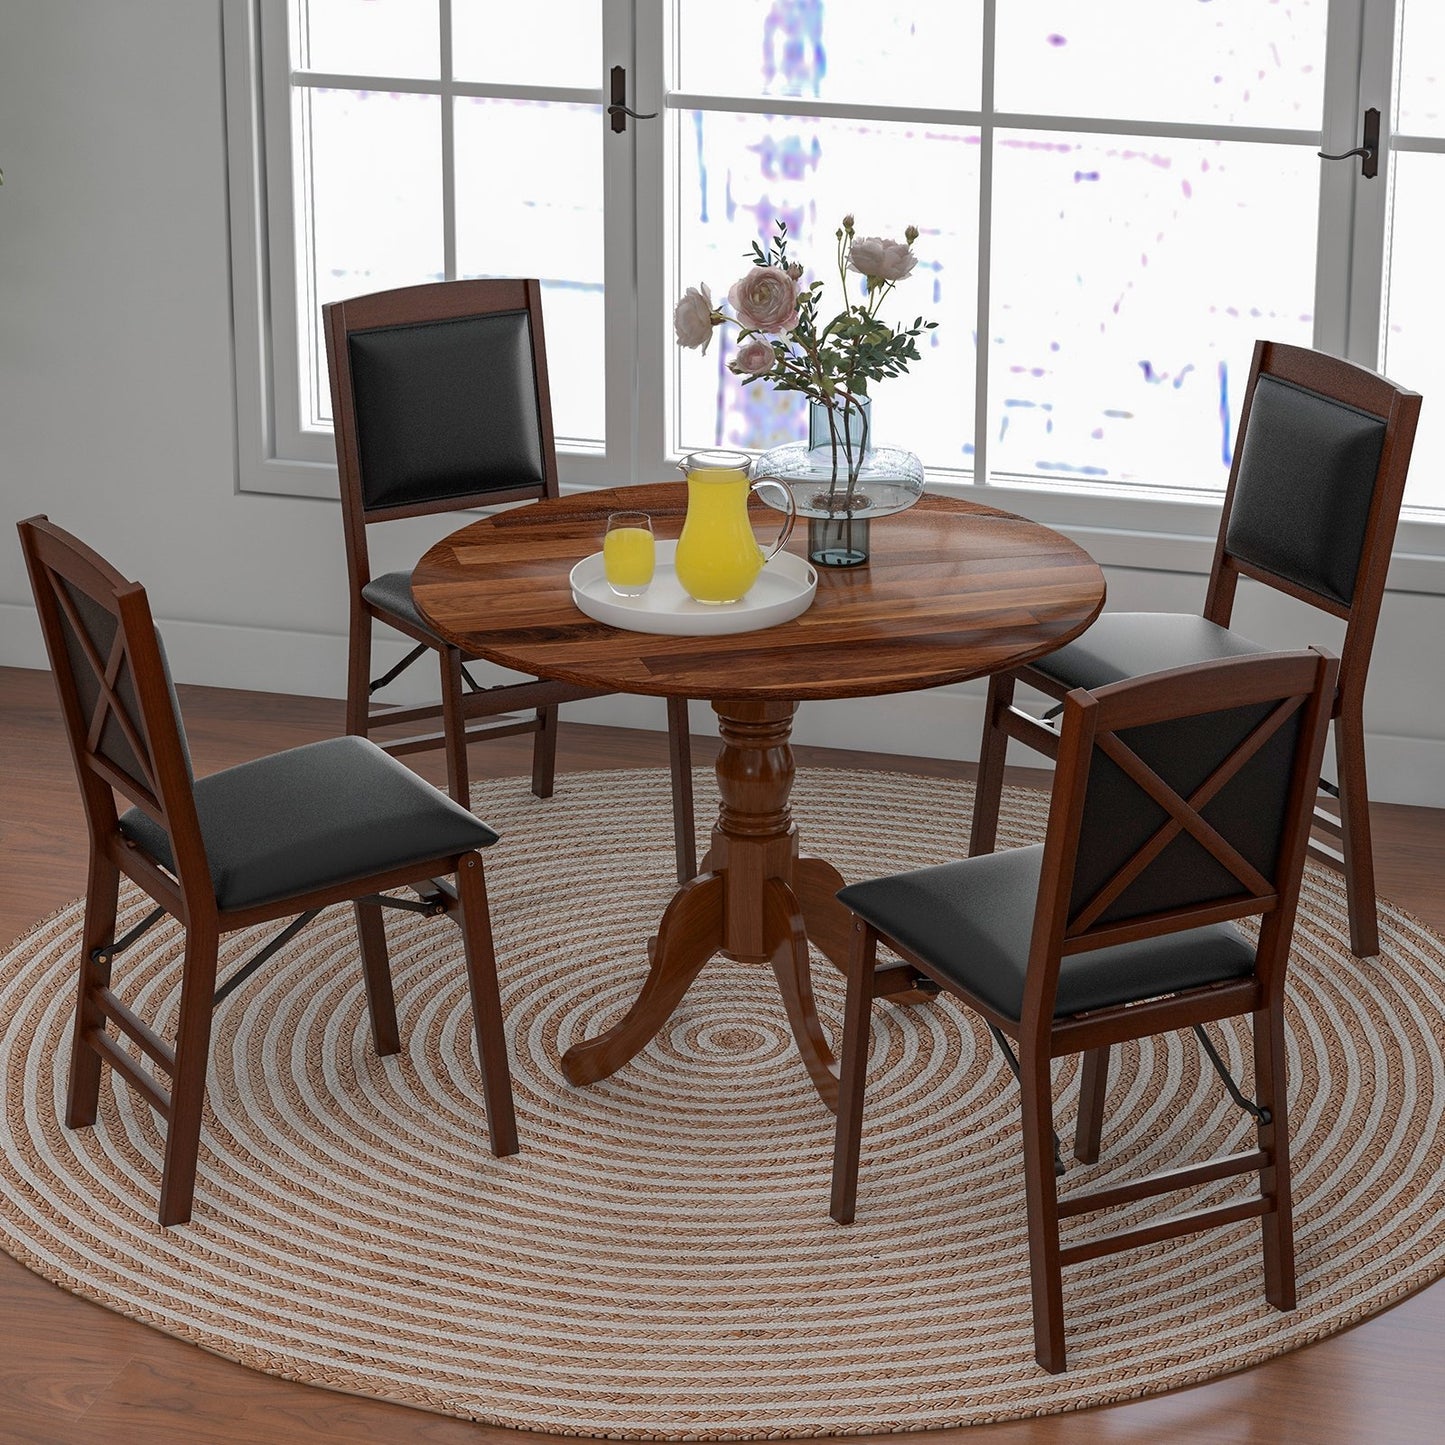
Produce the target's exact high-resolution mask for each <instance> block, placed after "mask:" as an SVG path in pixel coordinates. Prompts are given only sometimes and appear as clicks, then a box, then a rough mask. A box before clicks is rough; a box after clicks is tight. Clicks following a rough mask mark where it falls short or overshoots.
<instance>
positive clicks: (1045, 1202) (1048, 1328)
mask: <svg viewBox="0 0 1445 1445" xmlns="http://www.w3.org/2000/svg"><path fill="white" fill-rule="evenodd" d="M1020 1043H1021V1047H1020V1050H1019V1088H1020V1093H1021V1094H1022V1110H1023V1119H1022V1124H1023V1145H1024V1192H1025V1194H1026V1196H1027V1199H1028V1230H1029V1280H1030V1286H1031V1290H1032V1294H1033V1306H1034V1358H1035V1359H1036V1360H1038V1362H1039V1364H1040V1365H1042V1366H1043V1368H1044V1369H1046V1370H1047V1371H1048V1372H1049V1373H1050V1374H1051V1375H1057V1374H1059V1373H1060V1372H1061V1371H1062V1370H1063V1368H1064V1281H1063V1268H1062V1266H1061V1264H1060V1262H1059V1194H1058V1183H1057V1180H1056V1178H1055V1175H1054V1107H1053V1089H1052V1087H1051V1084H1050V1079H1049V1059H1048V1055H1047V1054H1046V1053H1045V1054H1042V1055H1040V1053H1039V1051H1038V1050H1036V1049H1033V1048H1030V1047H1028V1046H1027V1045H1023V1043H1022V1041H1020Z"/></svg>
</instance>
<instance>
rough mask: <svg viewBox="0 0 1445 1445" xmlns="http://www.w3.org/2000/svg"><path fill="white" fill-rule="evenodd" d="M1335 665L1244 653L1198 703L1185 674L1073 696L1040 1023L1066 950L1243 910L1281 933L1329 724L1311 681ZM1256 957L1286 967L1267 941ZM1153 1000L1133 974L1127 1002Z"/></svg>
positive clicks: (1046, 916) (1039, 948)
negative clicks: (1134, 986)
mask: <svg viewBox="0 0 1445 1445" xmlns="http://www.w3.org/2000/svg"><path fill="white" fill-rule="evenodd" d="M1336 666H1337V664H1336V662H1335V660H1334V659H1333V658H1328V657H1326V656H1325V655H1323V654H1321V653H1318V652H1312V653H1305V654H1291V655H1279V654H1268V653H1266V654H1256V655H1254V656H1251V657H1242V658H1237V659H1233V660H1231V661H1229V662H1227V663H1223V664H1219V665H1218V666H1217V669H1216V671H1215V672H1214V674H1213V676H1214V686H1213V687H1212V688H1211V689H1210V691H1209V693H1208V694H1207V695H1205V696H1203V697H1201V695H1200V693H1199V690H1198V688H1197V681H1196V679H1195V676H1194V675H1195V674H1197V671H1198V669H1197V668H1182V669H1179V670H1178V671H1177V672H1166V673H1157V674H1155V675H1153V676H1152V677H1149V678H1145V679H1137V678H1136V679H1132V680H1129V681H1127V682H1122V683H1116V684H1114V685H1112V686H1109V687H1103V688H1098V689H1096V690H1094V691H1093V692H1092V693H1088V692H1084V691H1082V690H1081V691H1078V692H1075V693H1071V694H1070V696H1069V699H1068V702H1067V704H1066V709H1065V718H1066V721H1065V724H1064V729H1063V737H1062V741H1061V749H1060V757H1059V760H1058V771H1057V772H1056V775H1055V776H1056V782H1055V790H1054V797H1053V804H1052V808H1051V812H1050V821H1049V830H1048V836H1047V842H1046V845H1045V854H1044V863H1043V881H1042V885H1041V888H1040V897H1039V904H1038V914H1037V916H1036V919H1035V933H1034V949H1033V952H1034V954H1035V958H1034V959H1033V960H1032V961H1031V965H1030V988H1031V990H1032V991H1034V992H1035V993H1037V994H1038V995H1039V996H1038V998H1037V999H1036V1003H1037V1005H1038V1006H1039V1008H1040V1009H1041V1010H1042V1013H1041V1015H1040V1016H1041V1018H1042V1019H1045V1020H1047V1019H1050V1018H1051V1017H1052V1014H1053V1008H1052V998H1053V986H1054V985H1056V983H1057V977H1058V970H1059V965H1060V959H1061V958H1062V957H1064V956H1067V955H1069V954H1073V953H1078V952H1080V951H1082V950H1086V949H1094V948H1100V947H1107V946H1109V945H1111V944H1116V943H1124V942H1128V941H1130V940H1133V939H1137V938H1148V937H1156V936H1159V935H1161V934H1165V933H1175V932H1182V931H1184V930H1186V929H1190V928H1198V927H1201V926H1203V925H1206V924H1210V923H1218V922H1222V921H1225V920H1228V919H1234V918H1242V917H1247V916H1250V915H1269V916H1270V918H1269V924H1268V927H1269V930H1270V937H1273V936H1274V935H1275V934H1276V933H1278V932H1280V931H1281V930H1282V936H1283V938H1285V939H1286V940H1287V939H1288V937H1289V932H1290V929H1291V927H1292V925H1293V915H1294V907H1295V897H1296V895H1297V893H1298V880H1299V876H1300V872H1301V869H1302V867H1303V860H1304V848H1305V844H1306V841H1307V838H1308V816H1309V815H1308V808H1307V802H1308V800H1309V799H1311V798H1312V797H1313V795H1314V787H1315V778H1314V775H1312V774H1311V771H1310V769H1311V766H1312V759H1313V758H1314V755H1315V753H1317V751H1318V748H1317V747H1316V743H1320V744H1321V745H1322V737H1323V727H1324V722H1323V721H1321V719H1320V717H1319V716H1317V715H1316V714H1318V713H1319V712H1320V710H1321V709H1323V716H1324V718H1325V719H1326V720H1327V719H1328V708H1329V703H1330V699H1331V697H1332V695H1333V690H1332V686H1331V688H1330V689H1327V690H1326V691H1324V692H1323V694H1321V693H1319V692H1317V691H1316V686H1317V684H1318V682H1319V680H1320V677H1321V676H1322V675H1324V674H1326V673H1327V674H1328V677H1329V681H1330V683H1331V684H1333V680H1334V674H1335V669H1336ZM1191 688H1192V689H1193V696H1194V698H1195V701H1194V702H1193V703H1192V704H1188V705H1185V706H1181V704H1184V703H1186V699H1187V698H1188V696H1189V690H1190V689H1191ZM1313 766H1317V762H1315V763H1314V764H1313ZM1265 942H1266V944H1268V942H1269V939H1268V938H1266V940H1265ZM1050 961H1051V966H1049V962H1050ZM1036 963H1037V964H1038V965H1039V967H1035V966H1034V965H1035V964H1036ZM1259 963H1260V969H1261V971H1262V973H1263V972H1264V971H1273V970H1274V969H1275V968H1276V967H1278V968H1279V969H1281V970H1282V966H1283V965H1282V960H1281V959H1279V958H1277V957H1276V951H1275V950H1272V949H1271V948H1269V947H1262V948H1261V950H1260V960H1259ZM1261 981H1262V982H1265V983H1266V986H1267V987H1273V985H1274V982H1275V980H1274V979H1273V978H1272V977H1271V978H1270V979H1268V980H1265V979H1263V978H1261ZM1153 991H1154V992H1157V991H1158V990H1153ZM1150 992H1151V989H1150V986H1149V980H1148V978H1147V977H1145V976H1141V978H1140V979H1139V992H1138V997H1140V998H1146V997H1148V996H1149V995H1150ZM1025 1013H1026V1014H1027V1013H1028V1008H1027V1004H1026V1007H1025Z"/></svg>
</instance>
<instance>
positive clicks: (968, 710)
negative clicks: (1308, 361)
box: [0, 603, 1445, 808]
mask: <svg viewBox="0 0 1445 1445" xmlns="http://www.w3.org/2000/svg"><path fill="white" fill-rule="evenodd" d="M160 628H161V632H162V633H163V634H164V636H165V640H166V651H167V653H168V655H169V658H170V663H171V670H172V672H173V673H174V674H175V677H176V680H177V681H178V682H185V683H195V684H198V685H200V686H203V687H233V688H239V689H240V690H242V691H245V692H278V693H291V694H296V695H299V696H303V697H335V698H340V697H344V696H345V694H346V640H345V638H343V637H338V636H335V635H332V634H326V633H318V632H284V631H278V630H275V629H270V628H259V627H238V626H234V625H228V624H219V623H204V622H177V621H168V620H165V619H162V620H161V621H160ZM406 650H407V649H406V648H405V646H404V645H403V644H402V643H400V642H395V643H394V642H392V641H391V640H389V639H385V638H382V637H378V639H377V642H376V648H375V660H376V663H377V665H378V667H381V666H391V665H392V664H393V663H394V662H399V661H400V660H401V658H402V657H403V656H404V655H405V653H406ZM0 666H3V667H28V668H42V669H43V668H46V667H47V666H48V663H47V660H46V657H45V650H44V646H43V644H42V642H41V639H40V628H39V624H38V622H37V620H36V617H35V610H34V608H33V607H23V606H20V605H18V604H15V603H0ZM475 674H476V675H477V676H478V680H479V681H487V680H489V674H490V680H493V681H496V680H501V679H503V678H505V677H506V676H507V675H508V674H507V673H506V672H505V671H503V670H502V669H498V668H489V667H488V665H487V664H480V665H478V668H477V669H476V670H475ZM434 680H435V672H434V670H433V669H431V668H429V667H428V666H427V665H426V662H425V660H423V661H421V662H418V663H417V665H416V667H415V668H414V669H412V671H411V672H410V673H408V674H407V676H406V678H405V679H403V683H404V684H405V685H403V684H402V683H399V684H398V685H397V686H395V687H394V688H393V689H391V690H390V691H389V692H388V693H387V696H388V698H391V699H393V700H395V701H397V702H411V701H421V700H424V699H426V698H427V697H430V696H433V695H434V692H433V691H432V690H431V689H432V685H433V683H434ZM984 693H985V687H984V684H983V683H982V682H981V681H979V682H972V683H960V684H957V685H955V686H951V687H941V688H931V689H929V690H927V691H924V692H911V693H895V694H891V695H889V696H887V697H867V698H843V699H839V700H837V701H829V702H805V703H804V704H803V705H802V706H801V707H800V708H799V710H798V717H797V721H796V723H795V725H794V728H793V741H794V742H797V743H808V744H811V745H813V746H816V747H829V748H844V749H850V750H856V751H876V752H885V753H897V754H903V755H913V756H917V757H928V758H953V759H957V760H959V761H964V762H971V761H973V760H974V759H975V758H976V757H977V756H978V739H979V733H980V730H981V729H982V726H983V705H984ZM689 711H690V717H691V721H692V730H693V731H694V732H696V733H698V734H701V735H706V734H710V733H716V731H717V728H716V726H715V720H714V717H713V713H712V709H711V708H710V707H709V706H708V705H707V703H705V702H694V703H693V704H692V706H691V708H690V710H689ZM562 715H563V717H564V718H566V719H567V720H568V721H569V722H579V723H593V724H597V725H606V726H611V727H633V728H648V729H652V730H654V731H658V732H661V731H662V730H663V729H665V728H666V726H667V714H666V709H665V707H664V706H663V702H662V699H660V698H653V697H638V696H632V695H629V694H622V693H619V694H615V695H613V696H610V697H598V698H589V699H587V700H586V701H584V702H575V703H568V704H567V705H566V706H565V707H564V708H563V710H562ZM1366 752H1367V756H1368V758H1369V769H1370V796H1371V797H1372V798H1374V799H1375V800H1376V801H1378V802H1382V803H1411V804H1415V805H1417V806H1420V807H1430V808H1445V738H1427V737H1400V736H1394V735H1391V734H1389V733H1377V732H1371V733H1368V734H1367V735H1366ZM1009 762H1011V763H1017V764H1019V765H1021V766H1023V767H1034V768H1040V767H1046V766H1047V762H1046V760H1045V759H1043V758H1042V757H1040V756H1039V754H1037V753H1033V752H1030V751H1029V750H1028V749H1026V748H1024V747H1022V746H1020V745H1018V744H1012V745H1011V746H1010V750H1009ZM1326 773H1327V775H1328V776H1330V777H1333V776H1334V773H1333V767H1332V765H1331V764H1329V763H1328V762H1327V764H1326Z"/></svg>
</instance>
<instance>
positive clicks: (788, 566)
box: [570, 542, 818, 637]
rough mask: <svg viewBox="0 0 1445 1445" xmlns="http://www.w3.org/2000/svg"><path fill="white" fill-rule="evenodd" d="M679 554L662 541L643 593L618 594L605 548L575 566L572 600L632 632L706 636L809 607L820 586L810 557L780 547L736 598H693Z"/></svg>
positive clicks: (771, 623)
mask: <svg viewBox="0 0 1445 1445" xmlns="http://www.w3.org/2000/svg"><path fill="white" fill-rule="evenodd" d="M676 556H677V543H676V542H659V543H658V544H657V568H656V570H655V571H654V572H653V575H652V585H651V586H650V587H649V588H648V589H647V591H646V592H644V593H643V594H642V596H641V597H619V596H618V595H617V594H616V593H615V592H614V591H613V590H612V589H611V588H610V587H609V586H608V585H607V578H606V576H605V575H604V573H603V570H602V553H601V552H594V553H593V554H592V555H591V556H590V557H584V558H583V559H582V560H581V561H580V562H579V563H578V564H577V565H576V566H575V567H574V568H573V569H572V572H571V578H570V580H571V583H572V600H573V601H574V602H575V603H576V604H577V606H578V607H579V608H580V609H581V610H582V611H583V612H585V613H586V614H587V616H588V617H595V618H596V619H597V621H598V622H606V623H608V624H610V625H611V626H613V627H621V628H624V629H626V630H627V631H628V632H661V633H668V634H671V635H673V636H677V637H703V636H709V635H712V636H717V635H721V634H723V633H728V632H757V631H759V630H760V629H762V628H764V627H776V626H777V625H778V623H780V622H787V621H788V619H789V618H792V617H796V616H798V614H799V613H800V612H806V611H807V610H808V608H809V607H811V606H812V604H813V594H814V593H815V592H816V591H817V590H818V574H817V572H816V571H814V569H813V564H812V563H811V562H807V561H804V559H803V558H801V557H795V556H793V555H792V553H790V552H779V553H777V555H776V556H774V557H773V558H772V559H771V560H770V561H768V562H767V563H765V564H764V566H763V570H762V571H761V572H759V573H758V580H757V581H756V582H754V583H753V585H752V586H751V587H750V588H749V589H748V593H747V596H746V597H743V598H741V599H740V600H739V601H737V602H695V601H694V600H693V599H692V598H691V597H689V596H688V595H687V593H686V592H684V591H683V590H682V583H681V582H679V581H678V580H677V570H676V567H675V566H674V559H675V558H676Z"/></svg>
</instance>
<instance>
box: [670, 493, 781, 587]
mask: <svg viewBox="0 0 1445 1445" xmlns="http://www.w3.org/2000/svg"><path fill="white" fill-rule="evenodd" d="M748 490H749V482H748V474H747V471H746V470H745V469H744V468H742V467H708V468H700V469H698V470H696V471H689V472H688V474H687V521H686V522H685V523H684V524H683V528H682V536H681V537H680V538H679V539H678V543H677V579H678V581H679V582H681V583H682V585H683V588H684V589H685V590H686V592H687V594H688V595H689V596H690V597H692V598H694V599H696V600H697V601H698V602H736V601H737V600H738V599H739V598H740V597H742V596H743V594H744V593H746V592H747V590H748V588H749V587H751V586H752V585H753V583H754V582H756V581H757V578H758V573H759V572H761V571H762V568H763V551H762V549H761V548H760V547H759V546H758V542H757V538H756V537H754V536H753V529H752V525H751V523H749V521H748Z"/></svg>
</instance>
